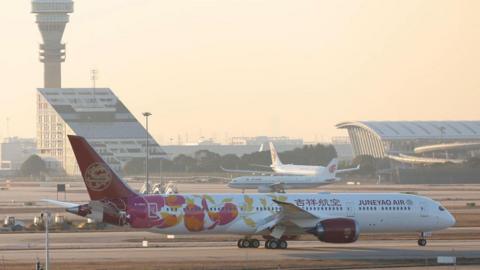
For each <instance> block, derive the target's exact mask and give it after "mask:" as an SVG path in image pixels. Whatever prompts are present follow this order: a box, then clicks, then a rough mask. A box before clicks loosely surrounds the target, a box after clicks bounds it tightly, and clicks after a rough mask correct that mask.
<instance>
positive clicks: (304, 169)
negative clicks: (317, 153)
mask: <svg viewBox="0 0 480 270" xmlns="http://www.w3.org/2000/svg"><path fill="white" fill-rule="evenodd" d="M269 145H270V155H271V156H272V165H270V168H272V170H273V171H274V172H276V173H278V174H289V175H320V174H321V173H322V172H323V171H324V170H325V167H323V166H311V165H295V164H283V163H282V161H281V160H280V157H279V156H278V153H277V150H276V149H275V146H274V145H273V143H272V142H270V143H269ZM358 169H360V167H359V166H357V167H355V168H349V169H341V170H337V173H345V172H351V171H356V170H358Z"/></svg>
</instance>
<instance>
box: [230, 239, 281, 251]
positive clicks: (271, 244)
mask: <svg viewBox="0 0 480 270" xmlns="http://www.w3.org/2000/svg"><path fill="white" fill-rule="evenodd" d="M237 246H238V247H239V248H258V247H259V246H260V241H258V240H257V239H249V238H243V239H240V240H238V241H237ZM287 247H288V243H287V241H285V240H282V239H268V240H266V241H265V248H266V249H286V248H287Z"/></svg>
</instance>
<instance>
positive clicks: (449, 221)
mask: <svg viewBox="0 0 480 270" xmlns="http://www.w3.org/2000/svg"><path fill="white" fill-rule="evenodd" d="M456 222H457V221H456V220H455V217H453V215H452V214H450V212H447V213H445V215H443V224H445V226H446V227H447V228H448V227H452V226H453V225H455V223H456Z"/></svg>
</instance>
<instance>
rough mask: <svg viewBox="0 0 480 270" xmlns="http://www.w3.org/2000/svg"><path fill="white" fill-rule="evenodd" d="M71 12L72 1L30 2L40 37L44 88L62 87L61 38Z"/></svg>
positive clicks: (63, 56) (40, 0)
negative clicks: (41, 40) (41, 41)
mask: <svg viewBox="0 0 480 270" xmlns="http://www.w3.org/2000/svg"><path fill="white" fill-rule="evenodd" d="M72 12H73V1H72V0H32V13H34V14H36V23H37V24H38V29H39V30H40V33H41V35H42V39H43V44H41V45H40V57H39V59H40V62H42V63H43V64H44V87H45V88H60V87H62V71H61V63H62V62H65V44H63V43H62V36H63V32H64V30H65V25H66V24H67V23H68V20H69V15H68V13H72Z"/></svg>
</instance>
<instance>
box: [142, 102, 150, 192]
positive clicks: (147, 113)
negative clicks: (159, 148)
mask: <svg viewBox="0 0 480 270" xmlns="http://www.w3.org/2000/svg"><path fill="white" fill-rule="evenodd" d="M150 115H152V114H151V113H149V112H144V113H143V116H145V127H146V129H145V143H146V152H147V153H146V156H145V178H146V181H145V183H146V185H147V187H146V192H147V194H150V183H149V182H148V154H149V151H148V145H149V138H148V117H149V116H150Z"/></svg>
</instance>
